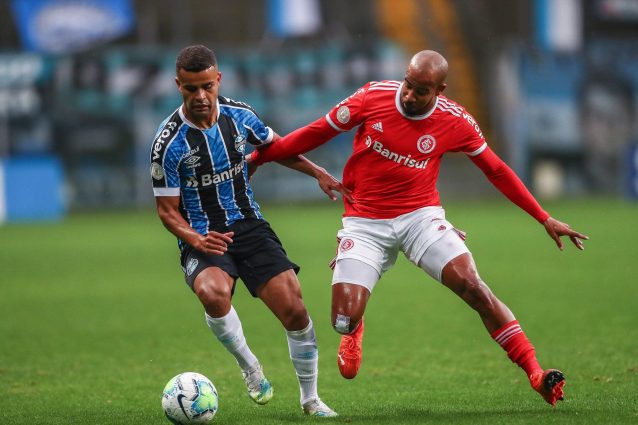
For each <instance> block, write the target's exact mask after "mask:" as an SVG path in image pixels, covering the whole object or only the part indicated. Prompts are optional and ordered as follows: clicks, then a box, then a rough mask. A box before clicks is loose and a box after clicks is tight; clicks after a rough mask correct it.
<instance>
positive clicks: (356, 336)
mask: <svg viewBox="0 0 638 425" xmlns="http://www.w3.org/2000/svg"><path fill="white" fill-rule="evenodd" d="M362 342H363V318H361V322H359V326H357V328H356V329H355V330H354V332H352V333H351V334H348V335H343V336H342V337H341V344H340V345H339V352H338V353H337V365H338V366H339V372H341V376H343V377H344V378H346V379H352V378H354V377H355V376H357V373H358V372H359V367H360V366H361V359H362V357H363V351H362V349H361V344H362Z"/></svg>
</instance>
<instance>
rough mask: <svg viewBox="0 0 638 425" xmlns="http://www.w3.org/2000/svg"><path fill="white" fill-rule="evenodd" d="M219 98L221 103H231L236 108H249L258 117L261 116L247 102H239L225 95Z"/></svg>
mask: <svg viewBox="0 0 638 425" xmlns="http://www.w3.org/2000/svg"><path fill="white" fill-rule="evenodd" d="M218 100H219V104H220V105H229V106H234V107H235V108H243V109H248V110H249V111H250V112H252V113H253V114H255V115H256V116H257V117H259V115H257V112H256V111H255V110H254V109H253V108H252V107H251V106H250V105H249V104H247V103H244V102H239V101H237V100H233V99H231V98H229V97H224V96H218Z"/></svg>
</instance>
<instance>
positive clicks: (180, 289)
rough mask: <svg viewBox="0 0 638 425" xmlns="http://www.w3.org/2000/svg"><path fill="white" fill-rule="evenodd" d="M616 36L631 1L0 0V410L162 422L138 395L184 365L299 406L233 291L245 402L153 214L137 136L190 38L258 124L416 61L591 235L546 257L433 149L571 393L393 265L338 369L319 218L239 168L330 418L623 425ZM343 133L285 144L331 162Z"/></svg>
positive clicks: (260, 318) (637, 132)
mask: <svg viewBox="0 0 638 425" xmlns="http://www.w3.org/2000/svg"><path fill="white" fill-rule="evenodd" d="M637 39H638V1H636V0H582V1H579V0H517V1H509V0H473V1H471V2H467V1H462V0H369V1H366V0H349V1H340V0H321V1H319V0H288V1H286V0H269V1H251V0H234V1H232V2H230V1H222V0H208V1H205V0H185V1H181V2H174V1H168V0H155V1H153V0H10V1H9V0H0V314H1V315H2V316H1V317H2V320H1V321H0V383H1V385H0V387H1V388H2V389H1V390H0V422H2V423H8V424H22V423H48V424H56V423H59V424H69V423H162V417H161V411H160V409H159V401H158V392H159V391H160V390H161V387H162V386H163V383H164V381H166V380H168V378H169V377H170V376H172V375H174V374H176V373H177V372H180V371H183V370H189V369H197V370H199V371H201V372H203V373H204V374H206V375H208V376H210V377H211V378H212V379H213V381H214V382H215V383H216V385H217V386H218V390H220V394H221V396H222V404H221V406H222V408H221V410H220V416H218V418H217V420H218V421H220V423H247V422H248V421H254V420H255V419H256V418H258V420H260V421H261V422H262V423H265V424H266V423H273V424H274V423H282V422H289V421H297V420H300V419H301V414H300V413H299V412H298V411H297V410H293V409H292V408H293V407H295V408H296V404H295V403H296V402H297V401H296V397H297V393H296V391H297V389H296V386H295V383H294V376H293V373H292V367H291V365H290V362H289V359H288V358H287V351H286V347H285V342H284V340H283V339H282V335H281V333H280V332H279V328H278V324H277V323H275V321H274V319H273V318H272V316H271V315H270V314H269V313H268V312H267V311H266V310H265V308H263V306H256V304H257V303H255V302H254V301H253V300H251V299H250V298H249V297H248V296H247V295H246V293H245V292H246V291H243V290H242V291H238V293H237V295H236V299H235V304H236V308H237V309H238V311H240V314H241V315H242V319H243V321H244V327H245V329H246V332H247V335H248V338H249V341H250V342H251V345H253V346H254V349H255V351H256V352H257V353H258V355H260V357H261V359H262V362H264V363H265V364H266V365H267V366H266V370H267V372H268V373H270V374H271V376H273V377H274V378H273V380H274V384H275V387H276V390H277V394H278V395H277V396H276V397H277V398H276V400H275V401H274V402H273V403H272V405H269V406H267V407H268V409H265V410H255V409H252V406H251V405H250V404H249V402H248V400H247V398H246V397H245V395H244V394H243V393H244V388H242V383H241V380H240V379H239V377H238V372H237V370H236V366H234V365H233V364H232V362H231V361H230V359H229V358H228V356H227V355H226V354H225V353H224V352H223V350H222V349H221V347H218V345H219V344H217V343H216V342H215V341H212V339H211V337H210V335H209V333H208V331H207V329H206V328H205V326H204V325H203V322H202V320H201V314H200V310H199V308H198V306H197V303H196V300H194V297H192V294H190V293H189V292H188V291H187V290H186V289H185V286H184V285H183V284H182V283H181V276H180V272H179V269H178V267H177V260H176V256H177V253H176V251H177V248H176V246H175V241H174V238H173V237H172V236H171V235H169V234H168V233H167V232H166V231H165V230H164V229H163V228H162V227H161V224H160V223H159V220H158V219H157V217H156V216H155V213H154V204H153V198H152V191H151V188H150V178H149V171H148V151H149V146H150V143H151V140H152V138H153V135H154V132H155V130H156V128H157V126H158V124H159V122H160V121H161V120H162V119H163V118H164V117H165V116H166V115H167V114H168V113H170V112H171V111H173V110H174V109H175V108H176V107H177V106H178V105H179V103H180V98H179V94H178V93H177V90H176V88H175V84H174V82H173V76H174V58H175V54H176V52H177V51H178V50H179V49H180V48H181V47H183V46H184V45H188V44H196V43H202V44H205V45H208V46H209V47H211V48H213V49H214V50H215V51H216V52H217V55H218V59H219V62H220V69H221V71H222V73H223V80H222V89H221V93H222V94H223V95H226V96H229V97H232V98H234V99H237V100H242V101H245V102H247V103H249V104H251V105H252V106H253V107H254V108H255V109H256V110H257V111H258V112H259V114H260V116H261V117H262V118H263V119H264V121H265V122H267V123H268V124H270V125H271V126H272V127H273V128H274V129H275V130H276V131H277V132H279V133H280V134H285V133H287V132H288V131H290V130H292V129H294V128H296V127H298V126H300V125H303V124H305V123H307V122H309V121H310V120H312V119H315V118H316V117H319V116H320V115H322V114H324V113H325V112H326V111H327V110H328V109H329V108H330V107H331V106H332V105H333V104H335V103H337V102H338V101H339V100H341V99H342V98H344V97H346V96H348V95H349V94H351V93H352V91H353V90H355V89H357V88H358V87H359V86H360V85H362V84H363V83H364V82H366V81H368V80H375V79H401V78H402V77H403V72H404V70H405V65H406V61H407V60H408V58H409V57H410V55H411V54H412V53H413V52H415V51H417V50H421V49H424V48H429V49H435V50H438V51H440V52H441V53H443V54H444V55H445V56H446V57H447V58H448V60H449V62H450V76H449V79H448V83H449V87H448V90H446V95H447V96H449V97H450V98H452V99H454V100H456V101H458V102H459V103H461V104H463V105H465V106H466V107H467V108H468V110H469V111H470V112H471V113H472V114H473V115H474V116H475V117H476V118H477V120H478V122H479V123H480V125H481V127H482V130H483V132H484V134H486V136H487V139H488V141H489V143H490V145H491V146H492V147H493V148H494V149H495V150H496V151H497V152H498V153H499V154H500V155H502V156H503V157H504V158H505V159H506V160H507V161H508V163H509V164H510V165H511V166H512V167H513V168H514V169H515V170H516V171H517V173H518V174H519V175H520V176H521V177H522V178H523V179H524V181H525V182H526V183H527V184H528V185H529V187H530V188H531V189H532V191H533V192H534V194H535V195H537V196H538V197H539V198H540V199H541V200H542V202H543V205H544V206H545V207H546V208H547V209H548V210H549V211H550V212H552V213H553V214H555V215H556V217H557V218H559V219H564V220H565V221H567V222H569V223H570V224H572V225H573V226H574V227H575V228H577V229H578V230H581V231H583V232H585V233H588V234H589V235H590V236H591V237H592V241H591V243H589V244H587V250H586V251H585V252H583V253H580V252H576V250H575V249H571V248H572V247H568V248H570V249H567V250H566V252H564V253H558V252H557V251H556V252H555V248H554V247H553V246H552V244H551V241H549V240H548V239H547V238H546V236H545V235H544V234H543V232H542V229H540V228H539V227H538V226H537V225H535V223H534V222H533V221H531V220H530V219H529V217H526V216H525V214H524V213H522V212H520V211H519V210H518V209H516V208H515V207H513V206H512V205H510V204H508V203H507V201H505V200H504V199H503V197H502V195H501V194H499V193H498V192H497V191H496V190H494V188H492V187H491V186H490V185H489V183H487V181H486V179H485V178H484V177H483V176H482V175H481V174H480V172H479V171H478V170H477V169H476V167H473V166H472V165H471V164H470V162H469V161H468V160H467V159H466V158H464V157H463V156H462V155H451V156H449V157H446V158H445V159H444V162H443V167H442V170H441V176H440V179H439V188H440V190H441V193H442V199H443V202H444V204H445V206H446V209H447V210H448V213H449V214H450V219H451V220H452V222H454V223H455V224H457V225H459V226H460V227H461V228H463V229H464V230H468V231H469V234H470V239H469V241H468V243H469V245H470V247H471V249H472V250H473V253H474V255H475V257H476V258H477V261H478V264H479V267H480V270H481V271H482V275H483V277H484V278H485V280H486V281H487V282H490V284H491V286H492V287H493V288H494V289H495V292H496V293H497V294H499V295H501V296H502V297H503V298H504V299H506V300H507V301H508V302H511V304H510V305H512V307H513V309H514V310H515V311H516V312H517V314H519V315H520V318H522V320H523V322H524V324H525V326H526V329H527V331H528V334H529V335H530V336H531V338H532V340H533V341H534V342H535V344H536V346H537V348H539V352H540V353H542V354H541V361H543V362H548V361H553V362H555V363H556V364H557V365H559V366H560V367H564V368H565V369H566V372H567V375H568V379H569V384H568V385H569V386H568V387H567V389H568V395H569V396H570V399H569V400H568V401H566V402H565V403H563V406H562V407H561V409H562V410H561V409H556V410H555V411H554V410H551V409H546V406H544V405H542V404H541V403H540V402H539V400H537V399H535V398H534V397H536V396H535V395H534V394H532V393H531V392H530V391H531V390H529V389H528V388H527V387H526V384H525V383H523V382H521V376H520V373H519V371H518V370H516V369H515V368H514V367H513V366H511V365H509V364H508V363H507V359H506V358H504V355H503V353H501V352H500V351H498V347H495V346H494V344H493V343H492V342H491V341H490V340H489V338H487V337H486V336H485V335H484V330H483V329H482V328H481V326H480V323H479V321H478V320H476V318H475V317H474V316H473V313H472V312H470V311H468V309H467V308H466V307H465V306H463V305H462V304H461V303H459V302H458V301H457V300H456V299H455V298H454V297H452V296H451V295H449V294H447V293H446V292H445V291H444V290H442V289H441V288H440V287H438V286H435V285H431V284H427V285H423V283H422V282H423V281H424V280H426V278H424V276H422V275H421V274H419V273H418V270H415V269H414V267H411V266H410V264H408V263H407V262H406V261H404V260H400V261H399V263H398V265H397V267H396V268H395V269H393V270H392V271H391V272H390V273H389V274H388V276H387V277H386V278H384V280H385V281H386V282H388V283H384V284H383V285H380V286H379V288H378V290H375V296H374V299H373V302H371V304H370V311H369V317H368V319H367V320H368V321H369V323H370V326H369V330H367V332H368V335H367V337H366V338H367V339H366V342H365V344H366V345H365V350H366V360H365V363H364V366H363V369H362V374H361V376H360V377H358V378H357V380H355V382H344V381H343V380H342V379H341V378H340V377H339V376H338V373H337V372H336V368H335V367H334V359H333V352H334V350H335V349H336V345H337V344H338V336H337V335H336V334H335V333H334V332H333V331H332V330H331V329H330V326H329V321H328V319H326V317H327V314H328V313H327V311H328V306H329V296H330V295H329V288H328V287H327V285H326V282H328V281H329V270H328V269H327V267H326V266H325V265H326V263H327V261H328V260H329V259H330V254H331V253H332V252H333V250H334V234H335V231H336V229H338V226H339V215H340V212H341V208H340V207H339V205H337V204H329V202H328V201H327V200H326V199H325V196H324V195H323V193H321V192H320V191H319V190H318V188H317V187H316V184H315V183H314V181H313V180H311V179H309V178H307V177H305V176H303V175H299V174H298V173H294V172H291V171H289V170H287V169H285V168H283V167H279V166H276V165H266V166H264V167H262V168H261V169H260V170H259V171H258V174H256V176H255V179H254V187H255V192H256V197H257V199H258V201H259V202H260V203H261V204H262V206H264V212H265V215H266V217H267V218H268V219H269V220H270V221H271V222H272V223H273V226H274V227H275V229H277V231H278V233H279V234H280V237H281V238H282V240H283V241H284V244H285V246H286V247H287V249H288V251H289V253H290V254H291V256H292V257H293V259H294V260H295V261H297V262H299V263H300V264H301V265H302V267H303V272H302V275H301V280H302V284H303V288H304V289H303V290H304V297H305V299H306V302H307V305H308V309H309V311H310V312H311V314H312V316H313V317H314V318H315V322H316V325H317V333H318V337H319V341H320V348H321V350H322V358H321V364H320V367H321V370H322V375H321V378H320V386H321V388H322V390H321V391H322V392H323V394H325V395H324V397H325V398H326V400H327V401H329V402H330V403H331V405H332V406H333V407H335V408H336V409H337V410H338V411H340V412H341V413H342V419H340V420H339V422H340V423H341V422H347V423H472V424H477V423H494V422H496V423H498V422H499V421H503V423H530V422H532V421H533V422H536V423H561V424H565V423H604V422H608V423H635V420H636V418H637V417H638V400H637V397H638V396H637V394H638V384H637V383H636V382H637V381H636V371H638V364H637V363H636V358H638V346H637V344H636V341H638V333H637V331H636V327H635V324H636V322H637V321H638V315H637V313H636V307H637V306H638V291H636V288H635V281H636V278H635V276H636V273H637V272H638V266H637V264H636V254H637V251H636V247H635V240H636V239H638V206H637V205H636V202H635V200H636V199H637V197H638V195H637V192H638V173H637V169H638V150H637V148H636V144H637V143H638V126H637V125H636V114H637V113H638V107H637V106H638V105H637V97H638V96H637V88H638V43H636V40H637ZM351 137H352V136H351V135H344V136H341V137H340V138H337V139H335V140H333V141H331V142H330V143H328V144H327V145H325V146H323V147H321V148H320V149H318V150H316V151H314V152H312V153H310V154H309V155H308V156H309V157H310V158H311V159H313V160H315V161H317V162H318V163H319V164H321V165H323V166H325V167H326V168H328V169H329V170H330V171H331V172H332V173H333V174H335V175H336V176H339V175H340V173H341V168H342V166H343V164H344V162H345V159H346V158H347V156H348V153H349V152H350V141H351ZM492 282H493V283H492ZM429 283H431V282H429ZM550 324H551V325H550ZM265 329H267V330H265ZM273 340H274V341H278V342H279V343H278V344H273V343H272V341H273ZM406 341H407V343H406ZM406 344H407V345H406ZM395 346H400V347H401V350H400V354H399V355H398V357H396V350H389V348H390V347H395ZM185 347H188V348H187V349H185ZM211 353H212V357H213V359H214V360H213V361H212V362H211ZM391 353H395V355H392V354H391ZM423 362H426V363H427V367H425V368H424V367H423ZM495 375H497V376H499V379H502V380H500V381H499V379H496V380H495V379H494V376H495ZM442 376H445V377H446V378H442ZM362 393H363V395H362ZM362 397H363V400H365V403H362V401H361V400H362ZM295 415H298V416H299V417H296V416H295ZM291 418H292V419H291Z"/></svg>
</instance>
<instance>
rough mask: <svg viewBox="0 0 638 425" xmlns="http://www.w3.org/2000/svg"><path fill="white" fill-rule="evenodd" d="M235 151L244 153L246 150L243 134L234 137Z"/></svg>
mask: <svg viewBox="0 0 638 425" xmlns="http://www.w3.org/2000/svg"><path fill="white" fill-rule="evenodd" d="M235 149H236V150H237V152H241V153H244V150H245V149H246V138H245V137H244V135H243V134H239V135H237V137H235Z"/></svg>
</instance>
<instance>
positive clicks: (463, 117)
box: [451, 110, 487, 157]
mask: <svg viewBox="0 0 638 425" xmlns="http://www.w3.org/2000/svg"><path fill="white" fill-rule="evenodd" d="M454 131H455V132H456V135H455V136H456V137H455V146H454V147H453V148H452V149H451V150H452V151H454V152H463V153H464V154H466V155H468V156H470V157H473V156H476V155H479V154H480V153H481V152H483V151H484V150H485V149H486V148H487V142H486V141H485V137H484V136H483V132H482V131H481V128H480V127H479V125H478V123H477V122H476V120H475V119H474V117H473V116H472V115H470V114H469V113H467V111H465V110H463V111H462V113H461V114H460V116H459V117H458V123H457V125H456V126H455V128H454Z"/></svg>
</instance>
